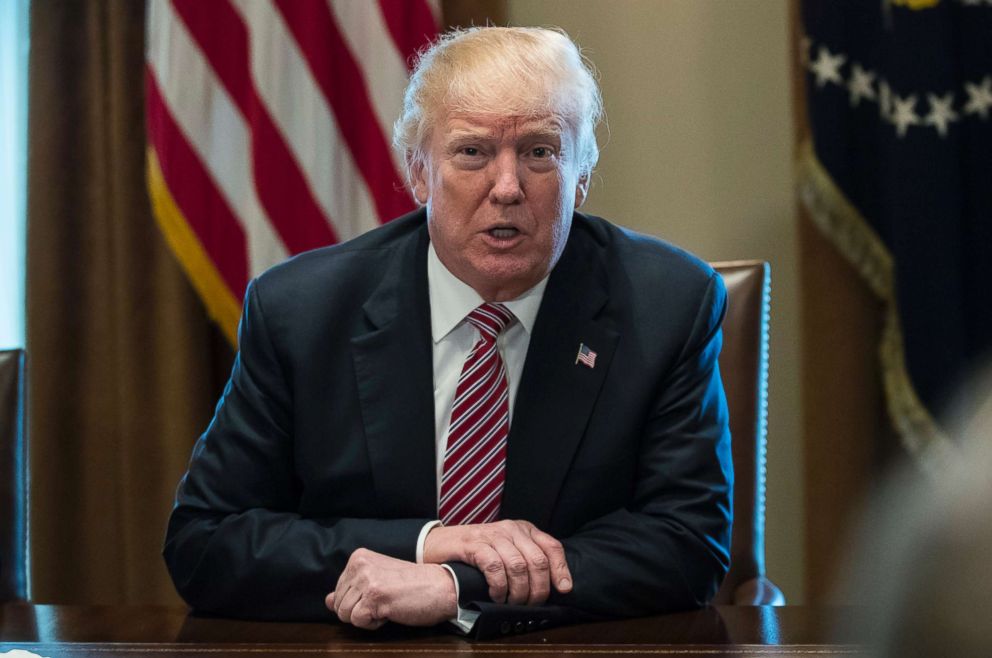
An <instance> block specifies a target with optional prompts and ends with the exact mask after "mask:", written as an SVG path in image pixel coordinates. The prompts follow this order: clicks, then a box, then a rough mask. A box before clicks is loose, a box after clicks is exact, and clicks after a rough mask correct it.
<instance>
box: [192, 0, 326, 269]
mask: <svg viewBox="0 0 992 658" xmlns="http://www.w3.org/2000/svg"><path fill="white" fill-rule="evenodd" d="M173 6H174V7H175V8H176V13H177V14H178V15H179V16H180V17H181V18H182V20H183V22H184V23H185V24H186V26H187V28H188V29H189V31H190V34H191V35H192V37H193V39H194V40H195V41H196V42H197V44H198V45H199V46H200V49H201V50H202V51H203V54H204V56H205V57H206V58H207V61H209V62H210V65H211V67H212V68H213V69H214V71H215V72H216V73H217V77H218V78H219V79H220V81H221V83H222V84H223V85H224V88H225V89H227V91H228V93H229V94H230V95H231V97H232V98H233V99H234V102H235V103H236V104H237V105H238V107H239V108H240V109H241V113H242V114H243V115H244V117H245V121H246V122H248V124H249V125H250V126H251V134H252V144H251V149H252V171H253V173H254V178H255V181H254V182H255V187H256V189H257V190H258V197H259V200H260V201H261V203H262V206H263V207H264V208H265V211H266V213H268V216H269V220H270V221H271V222H272V224H273V226H274V227H275V229H276V231H277V232H278V233H279V235H280V237H282V240H283V242H284V243H285V245H286V247H287V249H289V250H290V251H291V252H293V253H298V252H301V251H306V250H307V249H313V248H315V247H320V246H323V245H326V244H331V243H334V242H337V236H336V235H335V234H334V230H333V229H332V228H331V226H330V224H329V221H328V218H327V217H326V215H325V214H324V212H323V211H322V210H321V208H320V206H319V205H318V203H317V201H316V199H315V198H314V196H313V192H312V191H311V190H310V187H309V185H308V184H307V181H306V178H305V176H304V174H303V172H302V170H301V169H300V167H299V164H298V163H297V162H296V159H295V158H294V157H293V155H292V153H290V151H289V148H288V147H287V145H286V143H285V141H283V139H282V136H281V135H280V134H279V130H278V128H277V127H276V125H275V123H274V122H273V120H272V117H271V116H270V115H269V112H268V110H267V109H266V107H265V104H264V103H263V102H262V100H261V98H259V96H258V92H257V90H256V89H255V86H254V84H253V83H252V80H251V73H250V66H251V59H250V53H249V49H248V39H249V38H248V29H247V27H246V26H245V24H244V21H243V20H242V19H241V16H239V15H238V13H237V12H236V11H235V10H234V8H233V7H232V6H231V5H230V3H229V2H227V1H226V0H225V1H219V0H217V1H212V2H203V1H202V0H173Z"/></svg>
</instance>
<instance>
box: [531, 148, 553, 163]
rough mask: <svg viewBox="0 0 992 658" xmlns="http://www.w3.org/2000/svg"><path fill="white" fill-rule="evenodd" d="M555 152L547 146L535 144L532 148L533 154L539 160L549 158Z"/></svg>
mask: <svg viewBox="0 0 992 658" xmlns="http://www.w3.org/2000/svg"><path fill="white" fill-rule="evenodd" d="M554 154H555V152H554V150H552V149H551V148H549V147H547V146H535V147H534V148H533V149H531V155H533V156H534V157H535V158H537V159H538V160H547V159H548V158H550V157H552V156H554Z"/></svg>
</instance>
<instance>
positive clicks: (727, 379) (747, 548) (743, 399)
mask: <svg viewBox="0 0 992 658" xmlns="http://www.w3.org/2000/svg"><path fill="white" fill-rule="evenodd" d="M713 267H714V268H715V269H716V271H717V272H719V273H720V275H721V276H723V281H724V283H725V284H726V285H727V317H726V319H724V321H723V351H722V352H721V353H720V374H721V375H722V377H723V387H724V389H725V390H726V392H727V405H728V407H729V408H730V433H731V436H732V443H733V459H734V532H733V538H732V540H731V546H730V572H729V573H728V574H727V577H726V579H724V581H723V586H722V587H721V588H720V591H719V592H717V595H716V598H715V599H714V600H713V602H714V603H722V604H735V605H785V597H784V596H783V595H782V592H781V590H779V588H778V587H776V586H775V585H774V584H773V583H772V582H771V581H770V580H768V579H767V578H766V577H765V446H766V441H767V436H766V435H767V429H768V428H767V414H768V320H769V313H770V300H771V270H770V268H769V266H768V263H766V262H764V261H733V262H727V263H713Z"/></svg>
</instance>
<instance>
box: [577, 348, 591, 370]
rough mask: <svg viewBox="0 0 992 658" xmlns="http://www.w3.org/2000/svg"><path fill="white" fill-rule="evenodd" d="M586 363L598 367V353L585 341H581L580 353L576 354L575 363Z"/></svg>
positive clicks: (588, 365)
mask: <svg viewBox="0 0 992 658" xmlns="http://www.w3.org/2000/svg"><path fill="white" fill-rule="evenodd" d="M579 363H582V364H584V365H585V366H587V367H589V368H595V367H596V353H595V352H593V351H592V350H591V349H589V346H588V345H586V344H585V343H579V353H578V354H576V355H575V365H578V364H579Z"/></svg>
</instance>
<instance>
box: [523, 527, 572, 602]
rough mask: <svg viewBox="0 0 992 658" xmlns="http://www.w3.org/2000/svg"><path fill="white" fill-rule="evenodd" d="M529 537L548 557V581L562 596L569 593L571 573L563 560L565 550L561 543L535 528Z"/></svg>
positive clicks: (570, 589)
mask: <svg viewBox="0 0 992 658" xmlns="http://www.w3.org/2000/svg"><path fill="white" fill-rule="evenodd" d="M530 535H531V538H532V539H533V540H534V543H536V544H537V545H538V546H540V547H541V550H542V551H544V554H545V555H546V556H548V565H549V568H550V579H551V582H552V583H553V584H554V586H555V589H557V590H558V591H559V592H561V593H562V594H566V593H568V592H571V591H572V572H571V570H570V569H569V568H568V562H567V561H566V560H565V548H564V547H563V546H562V545H561V542H560V541H558V540H557V539H555V538H554V537H552V536H551V535H549V534H548V533H546V532H542V531H540V530H538V529H537V528H533V529H532V530H531V533H530Z"/></svg>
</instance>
